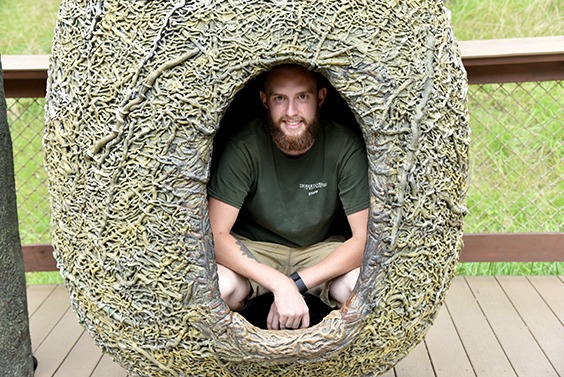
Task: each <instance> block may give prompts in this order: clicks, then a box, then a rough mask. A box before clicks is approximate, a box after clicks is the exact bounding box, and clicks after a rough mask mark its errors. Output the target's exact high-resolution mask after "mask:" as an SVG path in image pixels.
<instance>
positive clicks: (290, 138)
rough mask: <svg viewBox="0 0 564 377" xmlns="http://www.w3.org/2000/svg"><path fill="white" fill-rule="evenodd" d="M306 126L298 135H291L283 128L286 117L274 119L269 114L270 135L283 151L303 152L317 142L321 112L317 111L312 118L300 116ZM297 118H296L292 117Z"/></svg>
mask: <svg viewBox="0 0 564 377" xmlns="http://www.w3.org/2000/svg"><path fill="white" fill-rule="evenodd" d="M298 119H299V120H300V121H301V122H302V123H303V124H304V126H305V129H304V130H303V131H302V132H301V133H300V134H298V135H291V134H287V133H286V132H284V130H283V129H282V126H281V125H282V122H283V120H284V118H279V119H278V121H275V120H274V119H272V116H271V115H270V114H269V115H268V122H267V123H268V129H269V130H270V135H271V136H272V140H273V141H274V143H275V144H276V146H277V147H278V148H279V149H280V150H281V151H283V152H301V151H305V150H307V149H309V148H311V146H312V145H313V143H315V139H316V137H317V133H318V131H319V114H318V112H316V113H315V116H314V117H313V118H312V119H311V120H309V121H308V120H306V119H304V118H298ZM292 120H296V119H292Z"/></svg>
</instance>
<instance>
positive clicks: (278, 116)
mask: <svg viewBox="0 0 564 377" xmlns="http://www.w3.org/2000/svg"><path fill="white" fill-rule="evenodd" d="M265 86H266V87H265V92H260V96H261V100H262V103H263V104H264V106H265V107H266V108H267V109H268V112H269V114H270V120H269V126H270V130H271V133H272V137H273V140H274V142H275V143H276V145H277V146H278V148H280V149H281V150H282V152H284V153H286V154H289V155H300V154H303V153H305V152H307V150H309V148H311V146H312V145H313V143H314V142H315V136H316V135H317V117H318V111H319V108H320V106H321V104H322V103H323V101H324V99H325V95H326V93H327V90H326V89H325V88H321V89H319V90H318V89H317V83H316V81H315V79H314V77H313V76H312V74H311V73H310V72H308V71H307V70H306V69H305V68H294V69H280V70H277V71H275V72H272V73H271V74H270V76H269V77H268V80H267V82H266V85H265Z"/></svg>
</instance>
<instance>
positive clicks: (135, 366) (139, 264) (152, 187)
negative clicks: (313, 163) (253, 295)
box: [44, 0, 469, 377]
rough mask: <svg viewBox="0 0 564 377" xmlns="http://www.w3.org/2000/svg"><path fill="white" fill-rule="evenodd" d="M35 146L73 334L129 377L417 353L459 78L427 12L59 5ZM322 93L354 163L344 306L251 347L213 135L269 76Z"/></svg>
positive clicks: (438, 24)
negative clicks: (213, 217) (340, 104)
mask: <svg viewBox="0 0 564 377" xmlns="http://www.w3.org/2000/svg"><path fill="white" fill-rule="evenodd" d="M51 59H52V60H51V65H50V69H49V80H48V93H47V105H46V132H45V137H44V145H45V157H46V166H47V170H48V176H49V183H50V196H51V203H52V227H53V244H54V247H55V256H56V259H57V261H58V264H59V266H60V270H61V273H62V275H63V277H64V278H65V282H66V285H67V288H68V290H69V292H70V295H71V302H72V305H73V308H74V310H75V311H76V313H77V315H78V317H79V319H80V321H81V323H82V324H83V325H84V326H85V327H86V329H87V330H88V331H89V333H90V334H91V336H92V337H93V338H94V340H95V342H96V343H97V345H98V346H99V347H100V348H101V349H102V350H103V351H104V352H106V353H108V354H110V355H111V356H112V357H113V358H114V359H115V360H116V361H117V362H118V363H120V364H121V365H122V366H123V367H125V368H126V369H127V370H129V371H130V372H131V373H132V374H135V375H139V376H237V377H241V376H282V375H283V376H368V375H370V376H373V375H377V374H379V373H382V372H384V371H385V370H387V369H389V368H390V367H392V366H393V365H394V364H395V363H397V362H398V361H399V360H400V359H401V358H403V357H404V356H405V355H406V354H407V353H408V352H409V351H410V350H411V349H412V348H413V347H415V345H416V344H417V343H418V342H419V341H421V340H422V338H423V337H424V335H425V333H426V331H427V329H428V328H429V327H430V325H431V324H432V322H433V319H434V317H435V315H436V313H437V310H438V308H439V307H440V305H441V304H442V302H443V299H444V297H445V293H446V291H447V289H448V286H449V283H450V281H451V278H452V276H453V273H454V269H455V265H456V261H457V259H458V254H459V251H460V249H461V236H462V220H463V216H464V213H465V208H464V205H463V202H464V196H465V191H466V188H467V171H468V159H467V155H468V144H469V130H468V116H467V110H466V77H465V71H464V68H463V66H462V63H461V59H460V56H459V51H458V48H457V45H456V42H455V40H454V37H453V34H452V30H451V26H450V22H449V19H448V14H447V11H446V10H445V9H444V7H443V4H442V1H440V0H402V1H391V0H390V1H376V0H350V1H346V2H343V1H331V0H316V1H313V0H301V1H296V0H271V1H261V0H200V1H196V0H194V1H185V0H175V1H166V0H163V1H146V0H125V1H124V0H104V1H101V0H98V1H95V0H88V1H86V0H72V1H71V0H63V2H62V5H61V8H60V12H59V17H58V22H57V26H56V32H55V39H54V45H53V53H52V58H51ZM288 62H292V63H298V64H302V65H305V66H307V67H309V68H312V69H314V70H316V71H318V72H320V73H321V74H323V76H325V77H326V78H327V80H328V81H329V82H330V83H331V84H332V85H333V86H334V88H335V89H336V90H337V91H338V93H339V94H340V96H342V98H343V99H344V101H345V102H346V103H347V104H348V105H349V107H350V109H351V110H352V113H353V114H354V116H355V118H356V120H357V121H358V123H359V125H360V128H361V131H362V134H363V137H364V140H365V142H366V148H367V151H368V156H369V172H368V174H369V179H370V187H371V188H370V190H371V192H370V194H371V209H370V220H369V237H368V240H367V246H366V251H365V258H364V261H363V265H362V268H361V274H360V278H359V281H358V284H357V288H356V289H355V292H354V293H353V295H352V296H351V299H350V300H349V303H348V305H347V306H346V307H344V308H342V309H341V310H335V311H332V312H331V313H330V314H329V315H328V316H327V317H325V318H324V319H323V320H322V321H321V323H319V324H318V325H316V326H313V327H311V328H308V329H303V330H296V331H276V332H275V331H268V330H263V329H259V328H257V327H254V326H252V325H250V324H249V323H248V322H247V321H246V320H245V319H244V318H243V317H241V316H240V315H239V314H237V313H233V312H231V311H229V309H228V308H227V307H226V306H225V304H224V303H223V301H222V300H221V299H220V296H219V292H218V284H217V269H216V264H215V261H214V253H213V243H212V238H211V235H210V227H209V221H208V213H207V199H206V183H207V181H208V178H209V170H210V164H211V157H212V150H213V141H214V136H215V135H216V133H217V132H218V129H219V124H220V121H221V119H222V116H223V115H224V113H225V112H226V109H227V108H228V107H229V105H230V103H231V101H232V99H233V97H234V96H235V94H236V93H237V92H238V91H240V90H241V89H242V88H243V87H244V86H245V84H246V83H247V82H249V80H251V79H252V78H254V77H256V76H258V75H259V74H260V73H262V72H264V71H266V70H268V69H269V68H271V67H272V66H274V65H275V64H279V63H288Z"/></svg>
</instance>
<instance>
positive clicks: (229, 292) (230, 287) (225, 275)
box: [217, 264, 251, 311]
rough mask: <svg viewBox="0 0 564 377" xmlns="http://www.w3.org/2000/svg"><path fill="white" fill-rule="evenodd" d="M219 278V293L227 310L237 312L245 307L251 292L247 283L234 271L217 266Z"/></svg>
mask: <svg viewBox="0 0 564 377" xmlns="http://www.w3.org/2000/svg"><path fill="white" fill-rule="evenodd" d="M217 273H218V277H219V292H220V293H221V298H222V299H223V301H225V303H226V304H227V306H228V307H229V309H231V310H234V311H239V310H241V309H243V307H244V306H245V302H246V299H247V296H248V295H249V293H250V291H251V286H250V285H249V281H248V280H247V279H246V278H244V277H243V276H241V275H239V274H238V273H236V272H235V271H232V270H230V269H228V268H227V267H224V266H222V265H220V264H218V265H217Z"/></svg>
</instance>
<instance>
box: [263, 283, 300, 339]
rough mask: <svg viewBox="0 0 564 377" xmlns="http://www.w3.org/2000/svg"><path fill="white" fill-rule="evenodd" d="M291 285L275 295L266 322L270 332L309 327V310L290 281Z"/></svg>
mask: <svg viewBox="0 0 564 377" xmlns="http://www.w3.org/2000/svg"><path fill="white" fill-rule="evenodd" d="M289 283H290V284H291V286H290V287H284V288H283V289H280V290H277V292H275V293H274V302H273V303H272V305H271V306H270V312H269V313H268V318H267V320H266V324H267V327H268V329H269V330H284V329H298V328H302V329H305V328H306V327H309V308H308V306H307V304H306V302H305V300H304V298H303V296H302V295H301V294H300V292H298V289H297V288H296V287H295V286H294V283H293V282H292V281H290V280H289Z"/></svg>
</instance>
